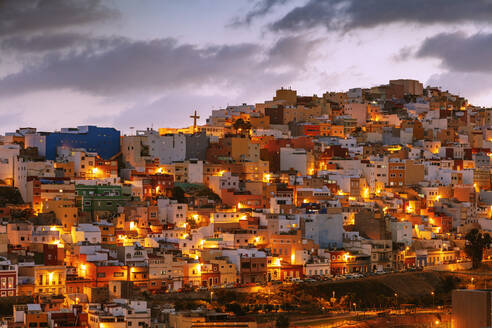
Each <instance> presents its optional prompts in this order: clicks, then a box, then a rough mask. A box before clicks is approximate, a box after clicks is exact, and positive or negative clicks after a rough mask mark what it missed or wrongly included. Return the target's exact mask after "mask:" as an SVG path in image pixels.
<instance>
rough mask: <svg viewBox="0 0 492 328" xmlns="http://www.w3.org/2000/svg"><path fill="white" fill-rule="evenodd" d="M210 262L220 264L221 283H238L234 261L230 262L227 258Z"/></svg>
mask: <svg viewBox="0 0 492 328" xmlns="http://www.w3.org/2000/svg"><path fill="white" fill-rule="evenodd" d="M210 263H215V264H217V265H218V266H219V273H220V284H221V285H225V284H234V283H236V281H237V270H236V266H235V265H234V264H233V263H228V262H227V261H226V260H211V261H210Z"/></svg>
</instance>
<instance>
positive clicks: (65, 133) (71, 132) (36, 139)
mask: <svg viewBox="0 0 492 328" xmlns="http://www.w3.org/2000/svg"><path fill="white" fill-rule="evenodd" d="M25 141H26V146H27V147H36V148H38V152H39V154H40V155H41V156H44V157H46V159H48V160H55V159H56V155H57V148H58V147H61V146H63V147H70V148H83V149H85V150H86V151H89V152H96V153H98V154H99V156H101V157H102V158H103V159H110V158H111V157H113V156H114V155H116V154H117V153H118V152H119V151H120V131H118V130H116V129H114V128H100V127H96V126H79V127H77V128H65V129H61V131H60V132H38V133H36V134H29V135H26V138H25Z"/></svg>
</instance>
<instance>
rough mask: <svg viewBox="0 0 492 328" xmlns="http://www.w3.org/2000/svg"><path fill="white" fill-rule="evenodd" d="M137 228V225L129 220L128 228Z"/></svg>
mask: <svg viewBox="0 0 492 328" xmlns="http://www.w3.org/2000/svg"><path fill="white" fill-rule="evenodd" d="M136 229H137V225H136V224H135V222H134V221H130V230H136Z"/></svg>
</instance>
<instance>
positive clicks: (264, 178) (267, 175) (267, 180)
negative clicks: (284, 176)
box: [263, 173, 271, 182]
mask: <svg viewBox="0 0 492 328" xmlns="http://www.w3.org/2000/svg"><path fill="white" fill-rule="evenodd" d="M270 178H271V175H270V174H269V173H265V174H263V182H270Z"/></svg>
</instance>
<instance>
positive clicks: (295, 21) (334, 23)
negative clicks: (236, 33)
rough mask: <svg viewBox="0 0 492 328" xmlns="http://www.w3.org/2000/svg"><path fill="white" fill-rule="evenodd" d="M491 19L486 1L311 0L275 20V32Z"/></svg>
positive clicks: (491, 4) (480, 21)
mask: <svg viewBox="0 0 492 328" xmlns="http://www.w3.org/2000/svg"><path fill="white" fill-rule="evenodd" d="M491 20H492V2H490V1H487V0H474V1H463V0H432V1H429V0H412V1H409V0H309V1H308V2H307V3H306V4H305V5H302V6H298V7H296V8H294V9H292V10H291V11H290V12H288V13H287V14H286V15H285V16H283V17H282V18H280V19H278V20H277V21H275V22H274V23H273V24H272V25H271V28H272V29H273V30H275V31H297V30H300V29H308V28H313V27H318V26H324V27H325V28H326V29H327V30H333V29H336V30H352V29H357V28H371V27H376V26H379V25H385V24H390V23H415V24H421V25H430V24H454V23H464V22H479V23H485V24H488V23H490V21H491Z"/></svg>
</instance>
